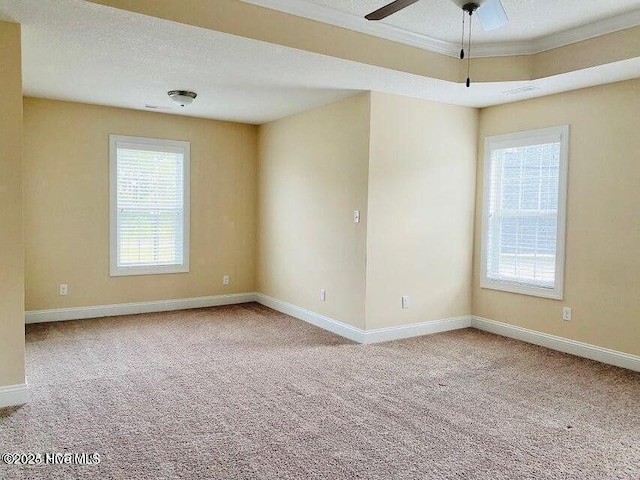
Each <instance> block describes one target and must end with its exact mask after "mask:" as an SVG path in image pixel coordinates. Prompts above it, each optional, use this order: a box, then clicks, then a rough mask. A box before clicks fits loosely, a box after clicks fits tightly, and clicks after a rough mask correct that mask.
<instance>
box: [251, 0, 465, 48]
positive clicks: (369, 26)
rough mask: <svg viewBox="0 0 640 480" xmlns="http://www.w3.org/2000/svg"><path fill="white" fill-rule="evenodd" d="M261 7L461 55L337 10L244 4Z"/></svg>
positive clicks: (262, 1)
mask: <svg viewBox="0 0 640 480" xmlns="http://www.w3.org/2000/svg"><path fill="white" fill-rule="evenodd" d="M241 1H243V2H245V3H250V4H252V5H257V6H259V7H264V8H269V9H271V10H278V11H280V12H284V13H289V14H291V15H295V16H297V17H304V18H308V19H309V20H315V21H317V22H322V23H327V24H329V25H334V26H336V27H342V28H346V29H348V30H354V31H356V32H360V33H365V34H367V35H373V36H374V37H380V38H385V39H387V40H393V41H394V42H399V43H403V44H405V45H410V46H412V47H417V48H422V49H424V50H429V51H430V52H434V53H442V54H444V55H449V56H451V57H457V56H458V55H460V45H457V44H453V43H451V42H447V41H444V40H438V39H437V38H433V37H429V36H428V35H423V34H421V33H416V32H412V31H410V30H404V29H402V28H398V27H394V26H393V25H388V24H385V23H376V22H370V21H368V20H366V19H364V18H362V17H359V16H357V15H353V14H351V13H347V12H341V11H340V10H336V9H334V8H330V7H325V6H324V5H319V4H317V3H313V2H309V1H307V0H293V1H291V0H241Z"/></svg>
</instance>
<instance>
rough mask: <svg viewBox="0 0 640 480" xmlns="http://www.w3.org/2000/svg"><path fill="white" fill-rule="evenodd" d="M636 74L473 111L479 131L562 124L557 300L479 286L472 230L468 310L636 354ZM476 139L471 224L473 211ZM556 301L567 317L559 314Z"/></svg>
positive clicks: (639, 264) (639, 240)
mask: <svg viewBox="0 0 640 480" xmlns="http://www.w3.org/2000/svg"><path fill="white" fill-rule="evenodd" d="M639 107H640V80H631V81H627V82H621V83H616V84H611V85H605V86H601V87H594V88H589V89H585V90H578V91H575V92H570V93H563V94H560V95H554V96H549V97H544V98H539V99H535V100H529V101H525V102H519V103H513V104H508V105H503V106H497V107H491V108H487V109H484V110H482V112H481V116H480V139H481V140H482V139H483V138H484V137H485V136H490V135H497V134H503V133H510V132H516V131H521V130H528V129H535V128H541V127H549V126H553V125H561V124H570V125H571V134H570V153H569V193H568V207H567V208H568V209H567V216H568V220H567V244H566V250H567V253H566V266H565V287H564V297H565V298H564V300H563V301H557V300H549V299H543V298H537V297H530V296H526V295H517V294H512V293H505V292H498V291H492V290H485V289H481V288H480V286H479V273H478V272H479V271H480V254H479V252H480V238H481V237H480V235H481V229H480V228H479V227H478V228H477V229H476V234H475V261H474V278H473V313H474V314H475V315H479V316H482V317H487V318H491V319H494V320H498V321H502V322H507V323H512V324H514V325H518V326H522V327H526V328H530V329H533V330H538V331H542V332H546V333H550V334H553V335H559V336H562V337H566V338H570V339H574V340H578V341H582V342H587V343H591V344H595V345H599V346H602V347H606V348H611V349H614V350H619V351H623V352H627V353H631V354H635V355H639V354H640V215H639V214H638V208H639V206H640V188H639V185H640V162H639V160H640V159H639V157H638V152H640V135H639V134H638V126H639V123H638V111H639ZM483 155H484V152H483V146H482V142H481V143H480V148H479V155H478V164H479V167H478V175H477V202H476V225H478V226H480V225H481V224H482V222H481V216H482V181H483V176H482V163H483ZM563 306H569V307H572V308H573V320H572V321H571V322H563V321H562V317H561V311H562V307H563Z"/></svg>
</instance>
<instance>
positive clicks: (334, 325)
mask: <svg viewBox="0 0 640 480" xmlns="http://www.w3.org/2000/svg"><path fill="white" fill-rule="evenodd" d="M256 301H257V302H258V303H259V304H261V305H264V306H265V307H269V308H272V309H273V310H277V311H278V312H281V313H284V314H286V315H290V316H292V317H295V318H297V319H298V320H303V321H305V322H307V323H310V324H311V325H315V326H316V327H320V328H322V329H324V330H328V331H330V332H333V333H335V334H337V335H340V336H342V337H345V338H348V339H349V340H353V341H354V342H358V343H364V330H362V329H360V328H356V327H352V326H351V325H347V324H346V323H343V322H339V321H338V320H334V319H332V318H329V317H325V316H324V315H320V314H319V313H315V312H312V311H311V310H307V309H305V308H302V307H298V306H297V305H293V304H291V303H287V302H283V301H282V300H278V299H277V298H273V297H270V296H268V295H263V294H262V293H258V294H256Z"/></svg>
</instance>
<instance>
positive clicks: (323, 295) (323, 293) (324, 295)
mask: <svg viewBox="0 0 640 480" xmlns="http://www.w3.org/2000/svg"><path fill="white" fill-rule="evenodd" d="M326 300H327V291H326V290H325V289H321V290H320V301H321V302H325V301H326Z"/></svg>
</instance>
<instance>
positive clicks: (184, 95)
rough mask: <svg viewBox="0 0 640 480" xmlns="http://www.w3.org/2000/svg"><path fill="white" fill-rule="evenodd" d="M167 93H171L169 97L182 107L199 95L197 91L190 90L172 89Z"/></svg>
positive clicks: (189, 103)
mask: <svg viewBox="0 0 640 480" xmlns="http://www.w3.org/2000/svg"><path fill="white" fill-rule="evenodd" d="M167 95H169V98H170V99H171V100H173V101H174V102H175V103H177V104H178V105H180V106H181V107H186V106H187V105H191V104H192V103H193V101H194V100H195V99H196V97H197V96H198V94H197V93H195V92H189V91H188V90H171V91H170V92H167Z"/></svg>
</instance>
